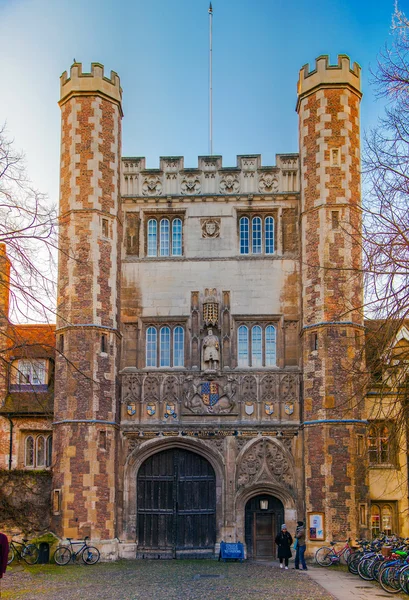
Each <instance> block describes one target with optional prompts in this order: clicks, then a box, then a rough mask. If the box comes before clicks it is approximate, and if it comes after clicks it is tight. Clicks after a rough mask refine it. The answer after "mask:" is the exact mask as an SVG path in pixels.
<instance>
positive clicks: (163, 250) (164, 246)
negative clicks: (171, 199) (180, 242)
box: [159, 219, 169, 256]
mask: <svg viewBox="0 0 409 600" xmlns="http://www.w3.org/2000/svg"><path fill="white" fill-rule="evenodd" d="M159 231H160V242H159V256H169V219H161V222H160V225H159Z"/></svg>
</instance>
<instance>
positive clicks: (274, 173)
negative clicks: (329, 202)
mask: <svg viewBox="0 0 409 600" xmlns="http://www.w3.org/2000/svg"><path fill="white" fill-rule="evenodd" d="M298 191H299V157H298V154H277V155H276V166H262V164H261V155H260V154H247V155H240V156H237V163H236V166H235V167H225V166H223V159H222V157H221V156H214V155H213V156H199V158H198V166H197V167H191V168H187V167H185V166H184V157H183V156H161V157H160V162H159V168H158V169H147V168H146V160H145V158H144V157H126V158H122V168H121V192H122V195H123V196H164V197H165V198H166V197H167V196H203V195H212V196H216V195H223V196H227V195H232V196H234V195H238V194H263V195H265V194H267V195H269V194H279V193H288V192H295V193H296V192H298Z"/></svg>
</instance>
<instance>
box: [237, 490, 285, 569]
mask: <svg viewBox="0 0 409 600" xmlns="http://www.w3.org/2000/svg"><path fill="white" fill-rule="evenodd" d="M245 521H246V525H245V540H246V546H247V556H248V558H252V559H255V560H257V559H258V560H273V559H274V558H276V557H277V545H276V543H275V537H276V535H277V532H278V531H280V527H281V525H282V524H283V523H284V506H283V503H282V502H281V501H280V500H279V499H278V498H275V497H274V496H270V495H268V494H260V495H259V496H254V497H253V498H250V500H249V501H248V502H247V504H246V509H245Z"/></svg>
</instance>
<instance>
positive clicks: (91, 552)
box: [82, 546, 100, 565]
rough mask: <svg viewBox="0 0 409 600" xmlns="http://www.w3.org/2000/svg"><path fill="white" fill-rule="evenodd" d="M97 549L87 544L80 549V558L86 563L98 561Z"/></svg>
mask: <svg viewBox="0 0 409 600" xmlns="http://www.w3.org/2000/svg"><path fill="white" fill-rule="evenodd" d="M99 557H100V554H99V550H98V548H94V546H87V547H86V548H84V550H83V551H82V560H83V561H84V563H85V564H86V565H95V563H97V562H98V561H99Z"/></svg>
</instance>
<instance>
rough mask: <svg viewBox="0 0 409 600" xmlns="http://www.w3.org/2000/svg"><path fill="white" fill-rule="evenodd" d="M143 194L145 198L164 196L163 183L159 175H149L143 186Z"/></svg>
mask: <svg viewBox="0 0 409 600" xmlns="http://www.w3.org/2000/svg"><path fill="white" fill-rule="evenodd" d="M142 194H143V195H144V196H160V195H161V194H162V182H161V180H160V178H159V177H158V176H157V175H148V176H147V177H145V179H144V182H143V185H142Z"/></svg>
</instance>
